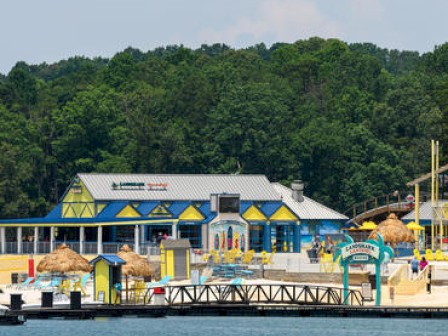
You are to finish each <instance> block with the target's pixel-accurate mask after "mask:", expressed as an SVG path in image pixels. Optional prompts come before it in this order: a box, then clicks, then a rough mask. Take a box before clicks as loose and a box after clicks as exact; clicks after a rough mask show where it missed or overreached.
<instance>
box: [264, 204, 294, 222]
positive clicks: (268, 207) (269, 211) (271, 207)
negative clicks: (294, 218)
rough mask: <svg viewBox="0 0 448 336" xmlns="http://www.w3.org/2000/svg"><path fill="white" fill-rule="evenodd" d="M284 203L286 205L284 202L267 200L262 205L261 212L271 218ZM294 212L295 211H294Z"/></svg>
mask: <svg viewBox="0 0 448 336" xmlns="http://www.w3.org/2000/svg"><path fill="white" fill-rule="evenodd" d="M282 205H285V206H286V204H284V203H283V202H266V203H264V204H263V205H262V207H261V209H260V210H261V212H263V214H264V215H265V216H266V217H267V218H269V217H271V216H272V215H273V214H274V213H275V212H276V211H277V210H278V209H279V208H280V207H281V206H282ZM293 213H294V212H293Z"/></svg>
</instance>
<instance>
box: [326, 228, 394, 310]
mask: <svg viewBox="0 0 448 336" xmlns="http://www.w3.org/2000/svg"><path fill="white" fill-rule="evenodd" d="M345 239H346V240H347V242H344V243H340V244H338V246H337V248H338V249H337V250H336V253H335V254H334V257H333V261H336V260H338V259H339V262H340V264H341V266H343V267H344V303H347V298H348V271H349V269H348V268H349V265H350V264H374V265H375V281H376V288H377V290H376V305H377V306H379V305H381V278H380V266H381V263H382V262H383V260H384V258H385V255H386V254H387V255H389V258H390V259H392V258H393V256H394V251H393V249H392V248H391V247H390V246H386V245H384V240H383V237H382V236H381V235H380V234H378V241H376V240H372V239H369V240H367V241H365V242H357V243H355V242H354V241H353V239H352V237H350V236H348V235H345Z"/></svg>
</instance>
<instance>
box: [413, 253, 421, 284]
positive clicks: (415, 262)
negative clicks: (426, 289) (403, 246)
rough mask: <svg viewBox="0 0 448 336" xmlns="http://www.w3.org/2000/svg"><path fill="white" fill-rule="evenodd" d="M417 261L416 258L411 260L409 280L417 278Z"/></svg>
mask: <svg viewBox="0 0 448 336" xmlns="http://www.w3.org/2000/svg"><path fill="white" fill-rule="evenodd" d="M419 264H420V263H419V261H418V259H417V257H416V256H414V258H413V259H412V260H411V271H412V273H411V279H412V280H413V279H414V277H417V275H418V268H419Z"/></svg>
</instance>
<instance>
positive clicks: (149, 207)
mask: <svg viewBox="0 0 448 336" xmlns="http://www.w3.org/2000/svg"><path fill="white" fill-rule="evenodd" d="M158 205H159V202H142V203H140V204H139V206H138V207H137V211H138V212H140V214H141V215H142V216H148V214H150V213H151V212H152V211H153V210H154V209H155V207H156V206H158Z"/></svg>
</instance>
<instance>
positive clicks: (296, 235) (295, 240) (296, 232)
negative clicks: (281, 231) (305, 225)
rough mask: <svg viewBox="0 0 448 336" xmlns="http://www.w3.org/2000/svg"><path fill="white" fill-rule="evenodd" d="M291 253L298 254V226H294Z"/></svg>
mask: <svg viewBox="0 0 448 336" xmlns="http://www.w3.org/2000/svg"><path fill="white" fill-rule="evenodd" d="M293 237H294V238H293V243H292V244H293V247H292V249H293V252H295V253H300V249H301V245H300V226H299V225H294V232H293Z"/></svg>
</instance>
